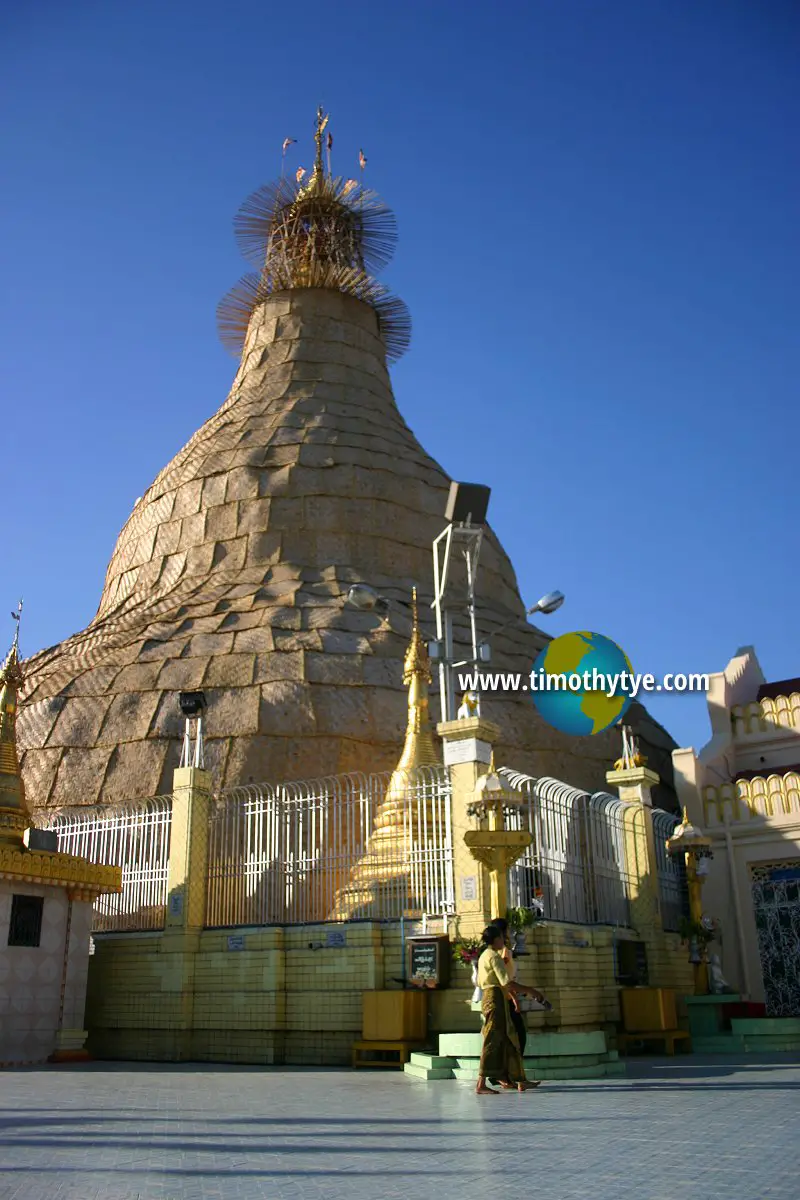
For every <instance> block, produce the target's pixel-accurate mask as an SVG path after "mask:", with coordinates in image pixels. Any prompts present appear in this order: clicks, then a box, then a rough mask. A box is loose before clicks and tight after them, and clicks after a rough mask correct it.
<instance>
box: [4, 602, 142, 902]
mask: <svg viewBox="0 0 800 1200" xmlns="http://www.w3.org/2000/svg"><path fill="white" fill-rule="evenodd" d="M19 625H20V622H19V617H17V630H16V633H15V634H14V641H13V642H12V644H11V649H10V650H9V652H8V655H7V656H6V660H5V662H4V663H3V669H2V671H0V887H2V886H3V881H4V880H12V881H14V880H19V881H20V882H23V881H24V882H26V883H38V884H41V883H47V884H51V885H55V886H62V887H67V888H69V892H70V898H71V899H80V900H91V901H92V902H94V901H95V900H96V899H97V897H98V896H100V895H102V894H103V893H106V892H121V891H122V869H121V867H114V866H106V865H105V864H101V863H90V862H87V861H86V859H83V858H77V857H76V856H75V855H72V854H59V853H58V852H56V851H41V850H37V849H35V848H33V847H34V843H35V841H36V838H35V836H34V837H33V838H31V836H30V833H29V831H30V829H31V817H30V813H29V812H28V807H27V803H26V800H25V784H24V783H23V781H22V774H21V772H20V766H19V757H18V755H17V735H16V725H17V708H18V705H19V692H20V689H21V688H22V685H23V683H24V680H25V676H24V674H23V671H22V667H21V665H20V661H19ZM29 845H30V846H31V847H32V848H31V849H29V848H28V847H29Z"/></svg>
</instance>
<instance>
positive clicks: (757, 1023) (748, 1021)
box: [731, 1017, 800, 1040]
mask: <svg viewBox="0 0 800 1200" xmlns="http://www.w3.org/2000/svg"><path fill="white" fill-rule="evenodd" d="M731 1029H732V1030H733V1032H734V1033H738V1034H740V1035H741V1036H742V1037H782V1038H795V1039H798V1040H800V1017H734V1018H733V1020H732V1021H731Z"/></svg>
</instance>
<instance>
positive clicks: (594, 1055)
mask: <svg viewBox="0 0 800 1200" xmlns="http://www.w3.org/2000/svg"><path fill="white" fill-rule="evenodd" d="M481 1044H482V1039H481V1035H480V1034H479V1033H441V1034H439V1053H438V1054H412V1055H411V1059H410V1061H409V1062H407V1063H406V1064H405V1066H404V1068H403V1070H404V1071H405V1073H406V1075H409V1076H410V1077H411V1078H412V1079H422V1080H432V1079H477V1078H478V1063H479V1061H480V1055H481ZM525 1072H526V1074H527V1076H528V1078H529V1079H603V1078H606V1077H607V1076H612V1075H624V1074H625V1064H624V1063H621V1062H620V1061H619V1058H618V1056H617V1052H616V1051H615V1050H609V1049H608V1046H607V1045H606V1037H605V1034H604V1033H600V1032H595V1033H534V1034H530V1035H529V1036H528V1044H527V1046H526V1048H525Z"/></svg>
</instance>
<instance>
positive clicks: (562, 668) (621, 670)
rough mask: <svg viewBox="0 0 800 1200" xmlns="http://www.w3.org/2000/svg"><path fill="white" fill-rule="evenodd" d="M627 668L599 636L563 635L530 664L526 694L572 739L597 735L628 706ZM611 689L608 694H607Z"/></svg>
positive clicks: (629, 668)
mask: <svg viewBox="0 0 800 1200" xmlns="http://www.w3.org/2000/svg"><path fill="white" fill-rule="evenodd" d="M632 687H633V667H632V666H631V664H630V661H629V660H628V656H627V655H626V654H625V652H624V651H623V650H621V649H620V648H619V646H618V645H617V644H616V642H612V641H611V638H607V637H603V635H602V634H601V633H586V632H582V633H565V634H562V636H561V637H557V638H554V639H553V641H552V642H550V644H549V645H548V646H545V648H544V650H542V652H541V654H540V655H539V656H538V658H537V659H536V661H535V663H534V664H533V672H532V674H531V692H532V695H533V702H534V704H535V705H536V708H537V710H538V712H539V715H540V716H541V717H543V718H544V720H545V721H547V723H548V725H552V726H554V728H555V729H559V730H560V731H561V732H562V733H570V734H573V735H574V736H576V737H580V736H586V735H587V734H592V733H602V732H603V730H604V729H608V727H609V726H610V725H614V724H615V723H616V722H617V721H619V720H620V718H621V717H624V715H625V713H626V712H627V711H628V708H629V707H630V704H631V701H632V699H633V696H632V695H631V690H632ZM612 689H613V692H614V694H613V695H609V694H608V693H609V692H611V691H612Z"/></svg>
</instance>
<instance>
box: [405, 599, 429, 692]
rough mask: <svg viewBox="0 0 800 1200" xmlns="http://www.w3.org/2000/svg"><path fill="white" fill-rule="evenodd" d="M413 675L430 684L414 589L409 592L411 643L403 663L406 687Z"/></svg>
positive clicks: (426, 648)
mask: <svg viewBox="0 0 800 1200" xmlns="http://www.w3.org/2000/svg"><path fill="white" fill-rule="evenodd" d="M415 675H419V676H420V677H423V678H424V680H425V682H426V683H430V682H431V668H430V660H429V658H428V647H427V646H426V645H425V642H424V641H423V638H422V634H421V633H420V628H419V609H418V607H417V589H416V588H414V589H413V590H412V592H411V641H410V642H409V644H408V650H406V657H405V662H404V663H403V683H405V684H406V685H407V684H410V683H411V681H412V679H413V678H414V676H415Z"/></svg>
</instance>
